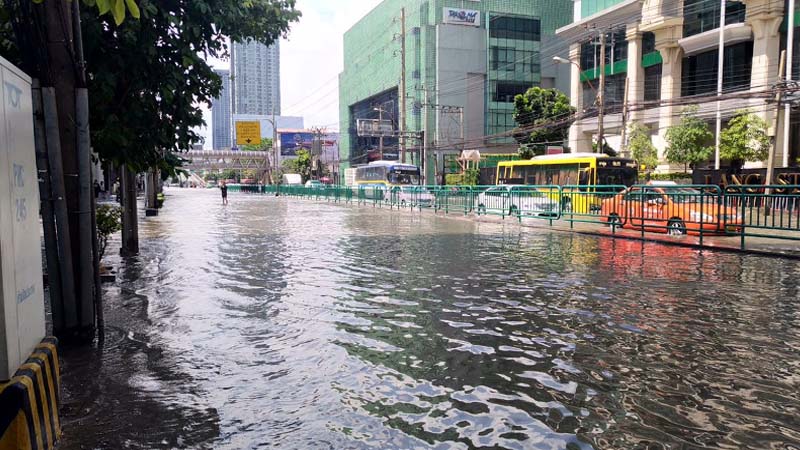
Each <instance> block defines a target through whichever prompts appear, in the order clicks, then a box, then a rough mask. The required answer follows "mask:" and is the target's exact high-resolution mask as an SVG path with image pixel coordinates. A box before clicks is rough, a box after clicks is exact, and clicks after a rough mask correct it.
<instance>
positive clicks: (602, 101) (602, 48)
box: [597, 31, 606, 153]
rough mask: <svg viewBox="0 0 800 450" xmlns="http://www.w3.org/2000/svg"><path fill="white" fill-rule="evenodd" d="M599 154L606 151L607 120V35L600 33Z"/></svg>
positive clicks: (603, 32)
mask: <svg viewBox="0 0 800 450" xmlns="http://www.w3.org/2000/svg"><path fill="white" fill-rule="evenodd" d="M597 105H598V108H599V110H598V113H597V153H603V152H604V151H605V144H604V143H605V140H606V139H605V128H604V123H603V120H604V119H605V108H606V33H605V31H601V32H600V90H599V91H598V93H597Z"/></svg>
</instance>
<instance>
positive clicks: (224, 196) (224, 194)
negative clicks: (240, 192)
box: [219, 181, 228, 205]
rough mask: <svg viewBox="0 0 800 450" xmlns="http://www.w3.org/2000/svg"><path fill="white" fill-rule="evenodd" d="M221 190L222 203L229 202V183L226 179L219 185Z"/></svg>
mask: <svg viewBox="0 0 800 450" xmlns="http://www.w3.org/2000/svg"><path fill="white" fill-rule="evenodd" d="M219 190H220V192H222V204H223V205H227V204H228V185H227V183H225V182H224V181H223V182H222V184H220V185H219Z"/></svg>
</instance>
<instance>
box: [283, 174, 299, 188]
mask: <svg viewBox="0 0 800 450" xmlns="http://www.w3.org/2000/svg"><path fill="white" fill-rule="evenodd" d="M283 185H284V186H302V185H303V176H302V175H300V174H299V173H286V174H284V175H283Z"/></svg>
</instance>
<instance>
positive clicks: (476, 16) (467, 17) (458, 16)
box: [444, 8, 481, 27]
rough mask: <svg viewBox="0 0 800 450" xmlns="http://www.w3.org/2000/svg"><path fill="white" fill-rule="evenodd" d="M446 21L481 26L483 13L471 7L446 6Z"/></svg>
mask: <svg viewBox="0 0 800 450" xmlns="http://www.w3.org/2000/svg"><path fill="white" fill-rule="evenodd" d="M444 23H449V24H455V25H467V26H470V27H480V26H481V13H480V12H479V11H474V10H471V9H458V8H445V9H444Z"/></svg>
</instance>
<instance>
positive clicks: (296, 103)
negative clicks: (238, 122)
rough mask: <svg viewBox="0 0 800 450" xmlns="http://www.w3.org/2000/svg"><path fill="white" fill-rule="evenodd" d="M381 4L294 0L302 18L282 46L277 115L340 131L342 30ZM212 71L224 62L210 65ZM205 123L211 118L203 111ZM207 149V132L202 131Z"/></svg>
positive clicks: (369, 0) (366, 0)
mask: <svg viewBox="0 0 800 450" xmlns="http://www.w3.org/2000/svg"><path fill="white" fill-rule="evenodd" d="M380 2H381V0H335V1H331V0H298V2H297V5H298V9H299V10H300V11H302V13H303V17H302V18H301V19H300V22H298V23H296V24H294V25H293V26H292V28H291V30H290V32H289V36H288V38H287V39H284V40H282V41H281V110H282V113H283V114H284V115H294V116H303V117H304V118H305V124H306V127H312V126H325V127H327V128H328V129H329V130H333V129H338V128H339V80H338V77H339V73H340V72H341V71H342V69H343V46H342V45H343V44H342V39H343V35H344V33H345V31H347V30H348V29H349V28H350V27H352V26H353V25H354V24H355V23H356V22H357V21H358V20H360V19H361V18H362V17H364V15H366V14H367V13H368V12H369V11H370V10H372V9H373V8H374V7H376V6H377V5H378V4H379V3H380ZM210 63H211V64H212V65H213V66H214V67H224V68H227V67H228V66H229V64H228V62H227V61H218V60H215V61H210ZM205 119H206V123H208V124H209V125H210V124H211V113H210V111H205ZM201 133H202V135H204V136H205V137H206V148H210V147H211V136H210V130H209V129H208V128H204V129H203V130H202V132H201Z"/></svg>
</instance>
